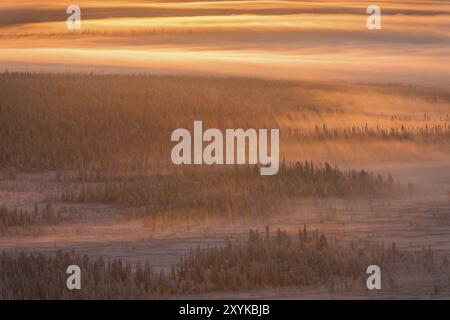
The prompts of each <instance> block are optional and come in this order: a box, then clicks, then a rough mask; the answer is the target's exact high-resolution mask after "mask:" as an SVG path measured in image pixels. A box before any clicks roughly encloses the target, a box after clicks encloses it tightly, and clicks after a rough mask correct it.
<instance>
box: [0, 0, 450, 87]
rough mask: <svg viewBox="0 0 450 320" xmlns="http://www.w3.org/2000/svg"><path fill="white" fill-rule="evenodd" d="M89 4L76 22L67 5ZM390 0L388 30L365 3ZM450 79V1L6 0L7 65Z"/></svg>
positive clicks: (0, 59) (385, 14) (0, 26)
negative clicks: (75, 24) (374, 24)
mask: <svg viewBox="0 0 450 320" xmlns="http://www.w3.org/2000/svg"><path fill="white" fill-rule="evenodd" d="M71 4H76V5H78V6H79V7H80V9H81V29H80V30H69V29H67V27H66V20H67V18H68V16H69V14H67V13H66V9H67V7H68V6H69V5H71ZM372 4H376V5H378V6H379V7H380V8H381V14H382V15H381V26H382V28H381V30H369V29H368V28H367V26H366V21H367V19H368V18H369V14H367V13H366V9H367V7H368V6H369V5H372ZM6 69H7V70H11V71H14V70H32V71H53V70H56V71H68V70H76V71H91V70H93V71H101V72H127V73H128V72H139V73H143V72H152V73H175V74H178V73H181V74H192V73H195V74H219V75H239V76H252V77H253V76H256V77H267V78H283V79H284V78H288V79H315V80H316V79H317V80H336V79H343V80H358V81H368V82H399V83H414V84H415V83H421V84H427V85H440V86H447V87H448V85H450V1H379V0H373V1H257V0H251V1H239V0H236V1H220V0H213V1H211V0H206V1H192V0H178V1H127V0H116V1H100V0H91V1H85V0H71V1H65V0H62V1H53V0H42V1H39V0H33V1H30V0H26V1H25V0H16V1H5V0H1V1H0V71H3V70H6Z"/></svg>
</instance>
